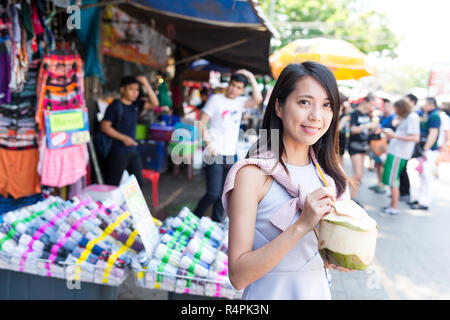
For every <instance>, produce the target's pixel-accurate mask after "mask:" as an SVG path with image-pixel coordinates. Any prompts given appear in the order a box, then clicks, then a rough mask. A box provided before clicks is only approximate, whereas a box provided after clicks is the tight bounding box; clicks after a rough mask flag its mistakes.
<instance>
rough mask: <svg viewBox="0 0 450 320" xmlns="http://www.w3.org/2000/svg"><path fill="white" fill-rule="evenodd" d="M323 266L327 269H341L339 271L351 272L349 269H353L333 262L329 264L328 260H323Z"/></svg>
mask: <svg viewBox="0 0 450 320" xmlns="http://www.w3.org/2000/svg"><path fill="white" fill-rule="evenodd" d="M325 268H327V269H335V270H338V271H341V272H351V271H354V270H352V269H347V268H343V267H339V266H337V265H335V264H331V263H328V262H325Z"/></svg>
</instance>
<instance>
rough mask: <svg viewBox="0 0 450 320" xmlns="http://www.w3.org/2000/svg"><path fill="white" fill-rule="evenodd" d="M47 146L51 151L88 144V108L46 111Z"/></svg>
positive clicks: (89, 137)
mask: <svg viewBox="0 0 450 320" xmlns="http://www.w3.org/2000/svg"><path fill="white" fill-rule="evenodd" d="M44 121H45V131H46V135H47V146H48V147H49V148H50V149H54V148H63V147H70V146H72V145H76V144H84V143H88V142H89V141H90V139H91V136H90V134H89V119H88V114H87V109H86V108H80V109H73V110H62V111H49V110H45V111H44Z"/></svg>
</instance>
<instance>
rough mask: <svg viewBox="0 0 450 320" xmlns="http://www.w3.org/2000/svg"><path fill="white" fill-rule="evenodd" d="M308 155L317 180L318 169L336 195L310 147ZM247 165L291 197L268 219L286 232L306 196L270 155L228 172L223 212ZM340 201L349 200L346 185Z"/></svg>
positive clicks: (330, 179)
mask: <svg viewBox="0 0 450 320" xmlns="http://www.w3.org/2000/svg"><path fill="white" fill-rule="evenodd" d="M309 154H310V157H311V159H312V161H313V163H314V165H315V166H316V172H317V174H318V176H319V178H320V179H321V180H322V178H321V175H320V172H319V169H318V167H319V168H320V170H321V172H322V173H323V175H324V178H325V181H326V183H327V185H328V187H330V188H331V190H333V192H334V194H335V195H337V190H336V184H335V182H334V180H333V178H331V177H330V176H329V175H327V174H326V173H325V172H324V171H323V169H322V168H321V167H320V165H319V163H318V161H317V158H316V155H315V153H314V150H313V148H312V147H310V148H309ZM249 164H252V165H256V166H258V167H259V168H261V169H262V170H263V171H264V172H266V173H267V174H269V175H271V176H272V177H273V178H274V179H275V180H276V181H277V182H278V183H279V184H281V185H282V186H283V187H285V188H286V191H287V192H288V193H289V194H290V195H291V196H292V197H293V199H291V200H289V201H288V202H286V203H285V204H284V205H283V206H282V207H281V208H280V209H279V210H278V211H277V212H276V213H275V214H274V215H273V216H272V217H271V218H270V222H271V223H272V224H273V225H274V226H275V227H277V228H279V229H280V230H282V231H284V230H286V229H287V227H288V226H289V224H290V222H291V221H292V219H293V218H294V215H295V213H296V212H297V211H298V210H299V209H303V205H304V203H305V200H306V196H307V194H305V193H303V192H302V186H301V184H299V185H297V184H296V183H295V182H293V181H292V180H291V179H290V177H289V175H288V174H287V172H286V170H285V169H284V168H283V166H282V165H281V163H279V162H278V159H277V158H275V157H272V156H271V154H270V153H267V154H266V155H265V156H263V157H260V158H249V159H242V160H239V161H238V162H236V163H235V164H234V165H233V167H232V168H231V169H230V172H229V173H228V175H227V178H226V180H225V185H224V188H223V194H222V203H223V207H224V209H225V212H226V213H227V214H228V208H229V206H228V201H229V193H230V191H231V190H233V188H234V181H235V178H236V174H237V173H238V171H239V170H240V169H241V168H242V167H244V166H246V165H249ZM324 186H325V185H324ZM342 199H350V192H349V188H348V185H347V188H346V190H345V192H344V193H343V194H341V196H340V197H339V199H338V200H342Z"/></svg>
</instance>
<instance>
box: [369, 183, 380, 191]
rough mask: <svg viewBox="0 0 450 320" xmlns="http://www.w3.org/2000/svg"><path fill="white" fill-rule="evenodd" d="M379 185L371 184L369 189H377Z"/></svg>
mask: <svg viewBox="0 0 450 320" xmlns="http://www.w3.org/2000/svg"><path fill="white" fill-rule="evenodd" d="M377 187H378V185H377V184H374V185H373V186H370V187H369V189H370V190H374V191H375V189H376V188H377Z"/></svg>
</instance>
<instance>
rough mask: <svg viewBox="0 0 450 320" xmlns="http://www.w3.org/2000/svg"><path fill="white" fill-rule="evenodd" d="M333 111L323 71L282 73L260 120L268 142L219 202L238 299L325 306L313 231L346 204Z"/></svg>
mask: <svg viewBox="0 0 450 320" xmlns="http://www.w3.org/2000/svg"><path fill="white" fill-rule="evenodd" d="M339 109H340V102H339V92H338V88H337V83H336V79H335V77H334V75H333V73H332V72H331V71H330V70H329V69H328V68H327V67H325V66H324V65H322V64H319V63H316V62H310V61H307V62H303V63H301V64H290V65H288V66H287V67H285V68H284V70H283V71H282V72H281V74H280V76H279V78H278V80H277V82H276V84H275V87H274V89H273V92H272V94H271V97H270V100H269V103H268V105H267V108H266V112H265V114H264V120H263V125H262V129H263V130H267V138H268V139H265V135H264V136H261V137H260V139H259V140H258V142H257V143H256V144H255V146H254V147H252V149H251V151H250V153H249V155H248V158H246V159H242V160H240V161H238V162H237V163H236V164H235V165H234V166H233V167H232V169H231V170H230V173H229V174H228V177H227V180H226V182H225V186H224V192H223V196H222V200H223V204H224V208H225V210H226V212H227V214H228V217H229V247H228V261H229V276H230V280H231V283H232V284H233V286H234V287H235V288H236V289H244V288H245V290H244V294H243V299H250V300H254V299H257V300H268V299H289V300H290V299H297V300H301V299H331V295H330V287H329V285H328V281H327V276H326V270H325V269H324V262H323V260H322V258H321V256H320V254H319V252H318V239H317V237H316V235H315V232H314V229H315V228H316V226H317V224H318V223H319V221H320V220H321V219H322V217H324V216H325V215H326V214H328V213H329V212H330V210H331V209H332V205H333V202H334V201H336V200H337V199H349V198H350V195H349V190H348V187H347V181H348V179H347V177H346V175H345V173H344V171H343V169H342V167H341V166H340V165H339V155H338V152H337V145H336V144H337V139H335V137H336V134H337V133H338V121H339ZM277 134H279V136H277V138H276V139H274V140H271V138H270V137H272V136H274V137H275V136H276V135H277ZM327 185H328V186H329V187H326V186H327ZM299 209H300V210H299ZM329 267H332V268H338V267H336V266H331V265H329ZM339 270H342V271H347V269H343V268H340V267H339Z"/></svg>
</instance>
